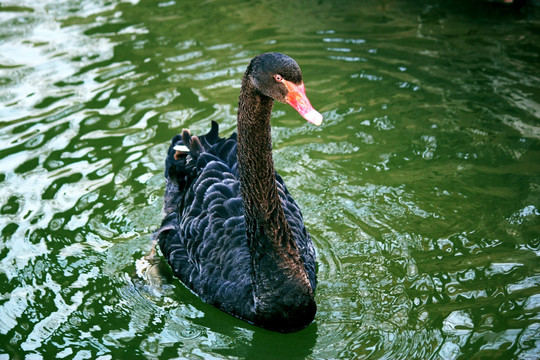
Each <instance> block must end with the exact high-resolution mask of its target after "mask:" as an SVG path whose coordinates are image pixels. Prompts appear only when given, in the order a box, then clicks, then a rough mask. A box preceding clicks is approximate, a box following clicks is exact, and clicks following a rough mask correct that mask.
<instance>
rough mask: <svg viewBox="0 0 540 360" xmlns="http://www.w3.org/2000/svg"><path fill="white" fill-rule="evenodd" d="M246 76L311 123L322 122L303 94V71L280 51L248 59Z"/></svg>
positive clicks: (320, 116)
mask: <svg viewBox="0 0 540 360" xmlns="http://www.w3.org/2000/svg"><path fill="white" fill-rule="evenodd" d="M247 75H248V76H249V79H250V80H251V82H252V84H253V86H254V87H255V88H256V89H257V90H258V91H259V92H261V93H262V94H263V95H265V96H268V97H271V98H272V99H274V100H276V101H279V102H281V103H284V104H289V105H290V106H292V107H293V108H294V109H295V110H296V111H298V113H300V115H302V116H303V117H304V119H306V120H307V121H309V122H310V123H312V124H315V125H317V126H318V125H320V124H321V123H322V119H323V118H322V115H321V114H320V113H319V112H318V111H317V110H315V109H314V108H313V106H311V103H310V101H309V99H308V97H307V96H306V90H305V87H304V82H303V80H302V71H301V70H300V67H299V66H298V64H297V63H296V61H294V59H292V58H290V57H289V56H287V55H285V54H280V53H265V54H261V55H259V56H257V57H255V58H253V60H251V63H250V64H249V66H248V70H247Z"/></svg>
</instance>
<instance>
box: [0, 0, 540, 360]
mask: <svg viewBox="0 0 540 360" xmlns="http://www.w3.org/2000/svg"><path fill="white" fill-rule="evenodd" d="M539 12H540V8H539V7H538V6H535V5H534V4H532V3H531V4H528V5H527V6H525V7H524V8H521V9H517V8H513V7H511V6H506V7H505V6H503V5H501V4H492V3H487V2H482V1H457V2H455V1H435V0H431V1H429V0H422V1H404V0H402V1H366V2H358V1H323V0H321V1H307V0H306V1H299V2H295V1H276V0H271V1H270V0H269V1H266V0H263V1H261V0H259V1H256V2H240V1H231V0H229V1H204V2H201V1H181V0H173V1H166V0H164V1H162V2H159V1H150V0H140V1H137V0H131V1H120V0H101V1H75V0H68V1H62V2H58V1H53V0H47V1H29V0H21V1H10V0H8V1H7V2H6V1H2V2H0V212H1V216H0V236H1V237H0V359H1V360H4V359H40V358H44V359H50V358H54V357H57V358H62V359H101V360H105V359H135V358H148V359H170V358H182V359H196V358H201V359H229V358H231V359H244V358H249V359H272V358H275V359H289V358H291V359H303V358H307V359H534V358H538V357H540V261H539V256H540V90H539V89H540V70H539V69H540V67H539V64H540V59H539V58H540V45H539V44H540V35H539V34H540V16H539ZM267 51H280V52H284V53H287V54H289V55H290V56H292V57H294V58H295V59H296V60H297V61H298V63H299V64H300V66H301V67H302V69H303V72H304V80H305V83H306V89H307V94H308V96H309V97H310V99H311V102H312V104H313V105H314V106H315V108H317V109H318V110H320V111H321V113H322V114H323V115H324V117H325V120H324V123H323V125H322V126H320V127H315V126H312V125H310V124H308V123H306V122H305V121H304V120H303V119H301V117H300V116H299V115H298V114H297V113H295V111H294V110H293V109H291V108H289V107H287V106H285V105H281V104H277V105H276V106H275V110H274V120H273V125H274V126H273V136H274V150H275V151H274V157H275V163H276V167H277V169H278V171H279V172H280V173H281V175H282V176H283V177H284V178H285V181H286V183H287V185H288V188H289V190H290V191H291V193H292V194H293V196H294V197H295V199H296V200H297V202H298V203H299V204H300V206H301V208H302V209H303V213H304V217H305V220H306V225H307V228H308V229H309V231H310V233H311V234H312V237H313V240H314V242H315V246H316V249H317V254H318V279H319V283H318V284H319V285H318V289H317V295H316V300H317V304H318V309H319V311H318V314H317V317H316V319H315V322H314V323H313V324H312V325H311V326H309V327H308V328H307V329H305V330H303V331H300V332H298V333H294V334H288V335H282V334H276V333H271V332H268V331H265V330H262V329H259V328H256V327H253V326H251V325H248V324H246V323H244V322H242V321H240V320H237V319H234V318H232V317H230V316H228V315H226V314H224V313H222V312H220V311H218V310H216V309H214V308H213V307H211V306H209V305H207V304H204V303H202V302H201V301H200V300H199V299H198V298H197V297H195V296H194V295H193V294H191V293H190V292H189V291H188V290H186V288H184V287H183V286H182V285H181V284H180V282H179V281H177V280H176V279H174V278H172V277H171V273H170V272H169V271H168V270H167V268H166V266H165V264H164V262H161V263H160V262H159V261H158V262H157V263H156V262H154V263H152V264H151V265H152V266H150V267H149V266H147V265H148V264H147V261H146V259H145V256H146V255H147V254H148V253H149V251H150V250H151V248H152V232H153V231H154V230H155V229H156V228H157V227H158V226H159V224H160V221H161V216H162V212H161V207H162V204H163V202H162V195H163V191H164V185H165V180H164V177H163V167H164V156H165V151H166V148H167V146H168V143H169V141H170V138H171V137H172V136H173V135H174V134H176V133H177V132H178V131H180V130H181V129H182V128H184V127H189V128H190V129H191V130H192V132H193V133H200V132H206V131H207V130H208V129H209V126H210V120H216V121H218V122H219V123H220V126H221V132H222V134H224V135H228V134H230V133H232V132H233V131H234V129H235V114H236V106H237V99H238V93H239V87H240V77H241V75H242V73H243V71H244V70H245V67H246V66H247V64H248V62H249V59H250V58H252V57H253V56H255V55H256V54H258V53H260V52H267Z"/></svg>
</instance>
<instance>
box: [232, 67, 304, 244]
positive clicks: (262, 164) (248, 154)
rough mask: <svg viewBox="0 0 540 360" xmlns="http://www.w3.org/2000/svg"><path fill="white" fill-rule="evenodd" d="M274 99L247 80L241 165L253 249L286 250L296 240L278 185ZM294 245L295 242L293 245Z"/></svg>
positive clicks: (241, 105)
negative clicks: (267, 245)
mask: <svg viewBox="0 0 540 360" xmlns="http://www.w3.org/2000/svg"><path fill="white" fill-rule="evenodd" d="M273 103H274V100H273V99H271V98H269V97H267V96H264V95H262V94H260V93H259V92H258V91H257V90H256V89H254V88H253V86H252V85H251V81H249V79H247V78H246V77H244V80H243V84H242V91H241V93H240V101H239V107H238V124H237V126H238V166H239V173H240V184H241V187H242V198H243V202H244V211H245V218H246V223H247V232H248V233H247V236H248V241H249V242H250V246H251V247H252V248H255V250H256V248H257V247H258V246H259V245H263V244H261V242H265V241H270V242H271V243H272V245H273V247H277V248H276V249H275V250H282V249H281V245H285V247H286V246H287V243H288V242H291V240H292V233H291V229H290V227H289V224H288V223H287V221H286V219H285V215H284V213H283V208H282V205H281V201H280V199H279V196H278V190H277V186H276V175H275V168H274V161H273V159H272V135H271V127H270V116H271V113H272V106H273ZM292 244H294V243H292Z"/></svg>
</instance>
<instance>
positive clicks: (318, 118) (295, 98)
mask: <svg viewBox="0 0 540 360" xmlns="http://www.w3.org/2000/svg"><path fill="white" fill-rule="evenodd" d="M283 83H284V84H285V86H287V89H288V90H289V93H288V94H287V97H286V98H285V101H287V104H289V105H291V106H292V107H293V108H294V109H295V110H296V111H298V112H299V113H300V115H302V116H303V117H304V119H306V120H307V121H309V122H310V123H312V124H314V125H317V126H319V125H321V123H322V120H323V117H322V115H321V114H320V113H319V112H318V111H317V110H315V109H314V108H313V106H311V103H310V102H309V99H308V98H307V96H306V89H305V88H304V83H301V84H300V85H296V84H294V83H292V82H290V81H287V80H283Z"/></svg>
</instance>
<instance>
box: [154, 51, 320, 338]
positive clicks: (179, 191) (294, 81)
mask: <svg viewBox="0 0 540 360" xmlns="http://www.w3.org/2000/svg"><path fill="white" fill-rule="evenodd" d="M274 100H277V101H279V102H283V103H288V104H289V105H291V106H292V107H294V108H295V109H296V110H297V111H298V112H299V113H300V114H301V115H302V116H303V117H304V118H305V119H306V120H308V121H309V122H311V123H313V124H315V125H320V124H321V122H322V116H321V114H320V113H318V112H317V111H316V110H315V109H313V107H312V106H311V104H310V102H309V100H308V98H307V97H306V94H305V90H304V84H303V81H302V73H301V71H300V68H299V66H298V64H297V63H296V62H295V61H294V60H293V59H291V58H290V57H288V56H286V55H283V54H279V53H266V54H262V55H259V56H257V57H255V58H253V59H252V60H251V63H250V64H249V66H248V67H247V70H246V72H245V74H244V76H243V78H242V89H241V91H240V97H239V105H238V122H237V131H238V134H236V133H235V134H233V135H232V136H231V137H229V138H228V139H225V138H220V137H219V136H218V124H217V123H215V122H212V128H211V130H210V132H209V133H208V134H206V135H203V136H199V137H197V136H192V135H191V134H190V132H189V131H188V130H183V131H182V134H179V135H176V136H175V137H174V138H173V139H172V143H171V146H170V147H169V150H168V154H167V159H166V164H165V176H166V178H167V188H166V190H165V203H164V211H165V218H164V219H163V222H162V224H161V227H160V228H159V229H158V231H157V232H156V238H157V240H158V244H159V247H160V249H161V252H162V253H163V256H164V257H165V258H166V259H167V261H168V263H169V265H170V266H171V268H172V271H173V273H174V275H175V276H177V277H178V278H179V279H180V280H181V281H182V282H183V283H184V284H185V285H186V286H187V287H189V288H190V289H191V290H192V291H193V292H195V293H196V294H197V295H199V296H200V297H201V298H202V299H203V300H204V301H206V302H207V303H209V304H212V305H214V306H216V307H218V308H219V309H221V310H223V311H225V312H227V313H229V314H231V315H233V316H236V317H238V318H241V319H243V320H245V321H247V322H249V323H252V324H254V325H257V326H260V327H263V328H266V329H269V330H274V331H279V332H291V331H296V330H300V329H302V328H304V327H306V326H307V325H309V324H310V323H311V322H312V321H313V318H314V316H315V312H316V309H317V308H316V304H315V300H314V294H315V286H316V275H315V250H314V248H313V243H312V241H311V239H310V236H309V234H308V232H307V231H306V228H305V227H304V223H303V219H302V214H301V212H300V209H299V207H298V205H297V204H296V202H295V201H294V200H293V198H292V197H291V195H290V194H289V192H288V191H287V188H286V187H285V184H284V182H283V179H282V178H281V177H280V176H279V175H278V174H277V172H276V171H275V169H274V163H273V160H272V139H271V134H270V116H271V112H272V106H273V103H274Z"/></svg>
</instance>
